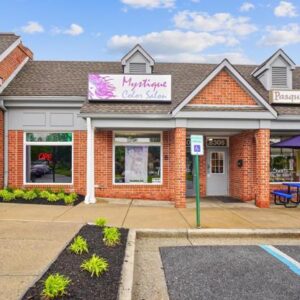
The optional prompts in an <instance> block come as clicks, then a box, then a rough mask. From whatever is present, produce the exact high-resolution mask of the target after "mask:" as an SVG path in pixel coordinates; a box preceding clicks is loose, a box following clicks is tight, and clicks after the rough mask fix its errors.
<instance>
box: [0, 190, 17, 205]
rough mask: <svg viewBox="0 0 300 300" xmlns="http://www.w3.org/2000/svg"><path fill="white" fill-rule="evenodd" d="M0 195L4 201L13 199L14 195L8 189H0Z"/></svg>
mask: <svg viewBox="0 0 300 300" xmlns="http://www.w3.org/2000/svg"><path fill="white" fill-rule="evenodd" d="M0 197H1V198H2V199H3V201H5V202H9V201H12V200H14V199H15V195H14V193H12V192H9V191H8V190H5V189H4V190H1V191H0Z"/></svg>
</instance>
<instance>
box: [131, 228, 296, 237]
mask: <svg viewBox="0 0 300 300" xmlns="http://www.w3.org/2000/svg"><path fill="white" fill-rule="evenodd" d="M136 236H137V238H139V237H141V238H150V237H153V238H164V237H170V238H201V237H219V238H222V237H223V238H227V237H232V238H234V237H241V238H242V237H256V238H258V237H262V238H263V237H269V238H270V237H274V238H291V237H294V238H296V237H298V238H300V229H221V228H220V229H210V228H205V229H179V230H176V229H157V230H155V229H137V230H136Z"/></svg>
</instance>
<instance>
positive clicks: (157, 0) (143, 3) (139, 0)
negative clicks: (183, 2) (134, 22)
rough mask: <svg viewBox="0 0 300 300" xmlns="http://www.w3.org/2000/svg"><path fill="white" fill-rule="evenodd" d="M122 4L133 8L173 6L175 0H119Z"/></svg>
mask: <svg viewBox="0 0 300 300" xmlns="http://www.w3.org/2000/svg"><path fill="white" fill-rule="evenodd" d="M121 2H122V3H123V4H126V5H128V6H131V7H133V8H146V9H153V8H172V7H174V6H175V0H121Z"/></svg>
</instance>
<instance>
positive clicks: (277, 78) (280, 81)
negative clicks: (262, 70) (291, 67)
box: [272, 67, 287, 87]
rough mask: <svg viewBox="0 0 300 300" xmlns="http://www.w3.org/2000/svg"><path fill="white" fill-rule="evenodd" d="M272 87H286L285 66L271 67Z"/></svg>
mask: <svg viewBox="0 0 300 300" xmlns="http://www.w3.org/2000/svg"><path fill="white" fill-rule="evenodd" d="M272 87H287V68H286V67H272Z"/></svg>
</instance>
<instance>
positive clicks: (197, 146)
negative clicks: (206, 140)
mask: <svg viewBox="0 0 300 300" xmlns="http://www.w3.org/2000/svg"><path fill="white" fill-rule="evenodd" d="M203 150H204V147H203V135H191V154H192V155H203V154H204V151H203Z"/></svg>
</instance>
